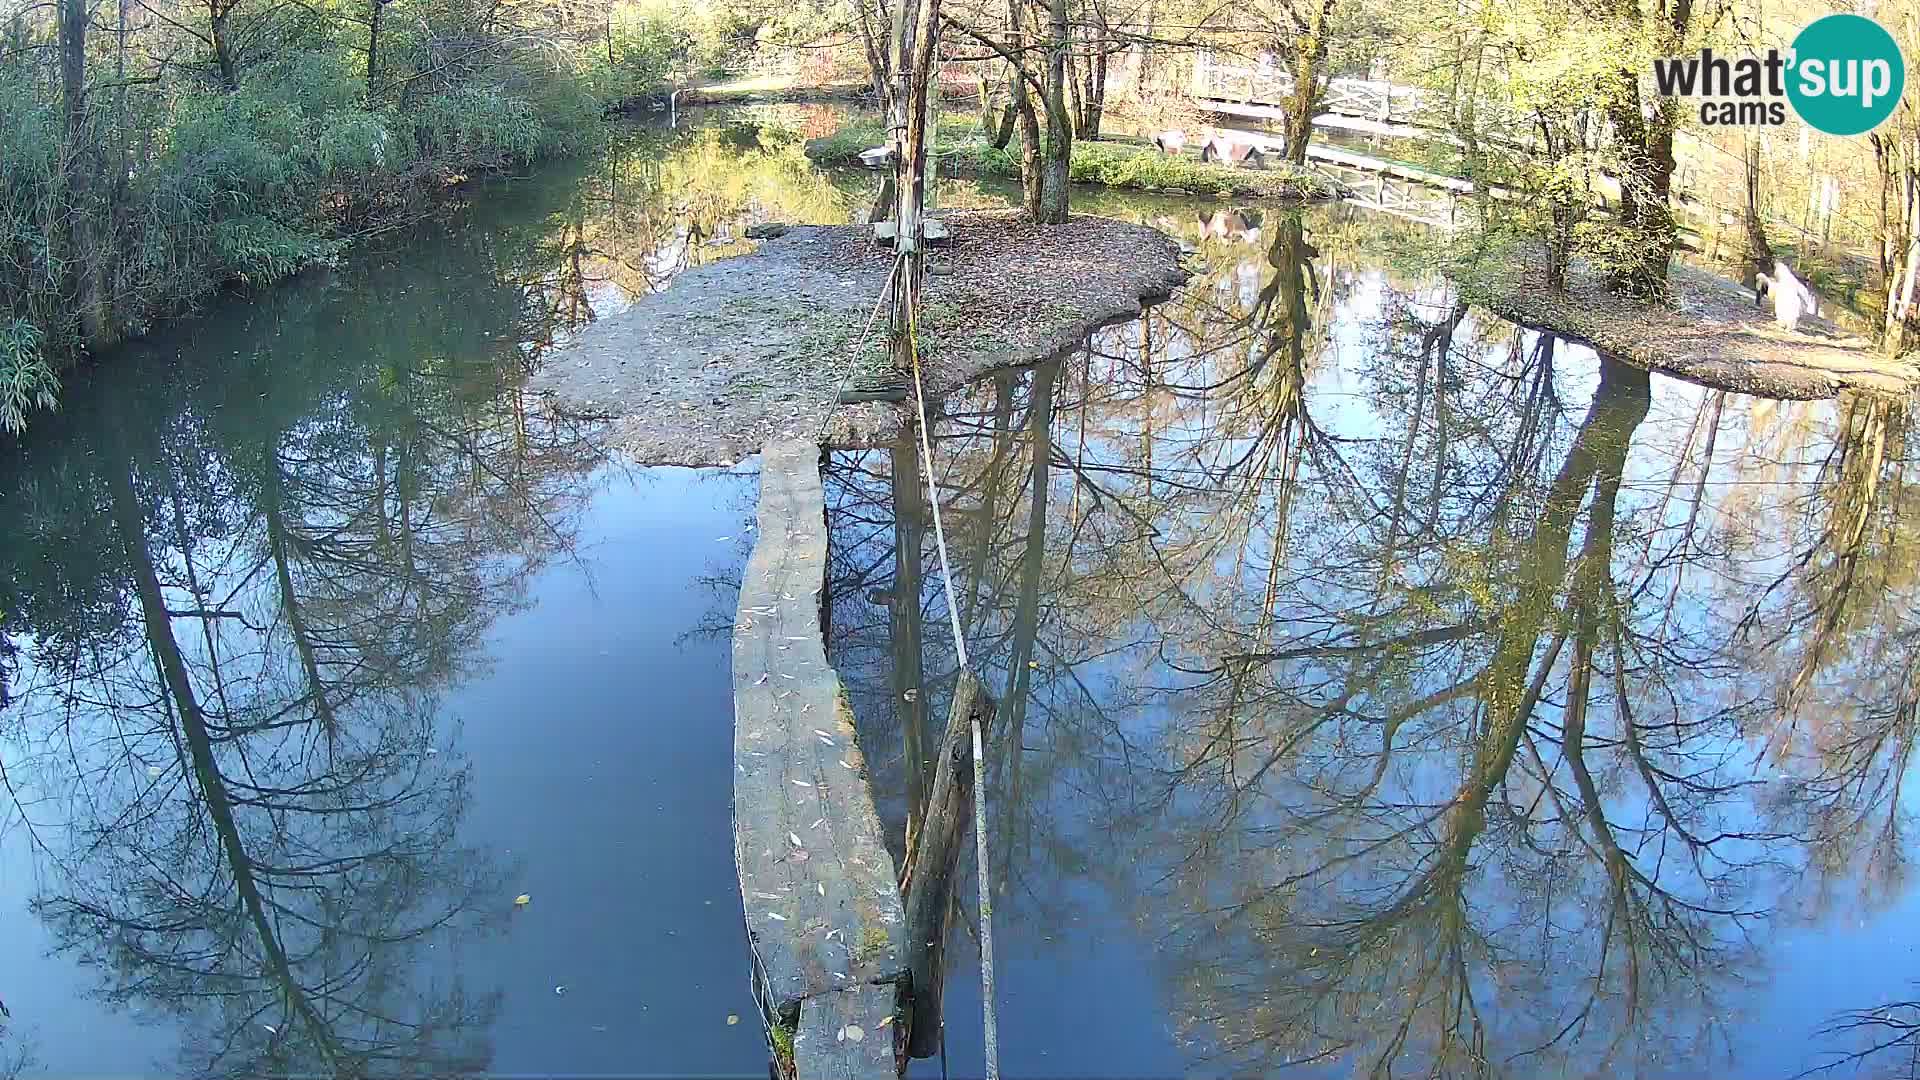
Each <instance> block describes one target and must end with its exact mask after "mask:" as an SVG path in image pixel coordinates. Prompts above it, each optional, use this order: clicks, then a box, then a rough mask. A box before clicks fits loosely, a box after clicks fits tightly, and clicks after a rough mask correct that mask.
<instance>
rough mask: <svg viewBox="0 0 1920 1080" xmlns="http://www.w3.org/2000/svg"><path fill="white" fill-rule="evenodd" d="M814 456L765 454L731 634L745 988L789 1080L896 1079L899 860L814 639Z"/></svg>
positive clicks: (822, 549) (806, 448) (820, 504)
mask: <svg viewBox="0 0 1920 1080" xmlns="http://www.w3.org/2000/svg"><path fill="white" fill-rule="evenodd" d="M826 564H827V535H826V502H825V498H824V495H823V493H822V491H821V486H820V447H819V446H818V445H817V444H815V443H812V442H805V441H798V440H780V441H775V442H773V443H770V444H768V445H767V447H766V448H765V450H764V451H763V452H762V454H761V467H760V510H759V519H758V532H757V534H756V539H755V543H754V548H753V555H752V557H751V558H750V559H749V560H748V561H747V569H746V576H745V578H744V579H743V580H742V582H741V586H740V607H739V611H738V614H737V616H736V618H735V621H734V629H733V702H734V706H733V707H734V737H733V754H734V787H733V818H734V863H735V865H736V867H737V868H738V870H739V875H740V898H741V901H742V903H743V904H744V905H745V908H746V922H747V937H748V941H749V944H750V946H751V949H752V952H753V964H754V984H755V991H756V993H757V994H758V996H759V998H760V1004H761V1009H762V1020H763V1022H764V1023H765V1024H766V1025H767V1027H768V1032H769V1036H770V1041H771V1042H772V1044H773V1045H774V1047H775V1048H776V1050H775V1057H776V1059H780V1058H782V1057H783V1053H782V1049H783V1047H782V1044H783V1043H784V1044H785V1046H790V1047H791V1048H792V1057H791V1060H790V1061H789V1060H782V1061H781V1062H780V1063H781V1066H782V1068H783V1069H791V1070H792V1071H791V1072H789V1073H788V1075H796V1076H797V1077H798V1078H799V1080H815V1078H816V1077H819V1078H827V1077H831V1078H837V1080H853V1078H861V1080H868V1078H880V1077H886V1078H892V1077H895V1076H897V1075H898V1071H897V1069H896V1066H895V1055H894V1035H895V1032H896V1031H897V1030H899V1028H900V1026H901V1025H899V1024H898V1023H896V1021H895V1016H896V1010H897V1009H898V1007H899V1003H898V1001H897V995H896V986H897V985H898V982H897V981H898V980H901V979H903V978H904V975H903V972H904V969H905V967H906V961H905V960H904V958H903V951H902V949H901V944H902V931H903V927H904V919H903V913H902V903H901V898H900V891H899V888H898V885H897V882H896V879H895V870H894V865H893V858H892V856H890V855H889V854H888V853H887V849H886V846H885V844H884V843H883V842H882V840H881V833H880V819H879V815H878V813H877V812H876V810H875V808H874V803H873V796H872V793H871V791H870V789H869V788H868V786H867V780H866V765H865V761H864V759H863V758H862V757H861V754H860V750H859V748H858V747H857V746H856V745H855V743H854V729H853V714H852V713H851V712H850V711H849V710H848V708H847V702H846V696H845V693H844V692H843V690H842V689H841V685H840V678H839V676H838V675H836V674H835V673H834V671H833V669H832V668H831V667H830V666H828V664H827V656H826V650H825V647H824V644H823V642H822V639H821V624H820V606H819V604H820V588H821V585H822V582H823V579H824V577H825V574H826Z"/></svg>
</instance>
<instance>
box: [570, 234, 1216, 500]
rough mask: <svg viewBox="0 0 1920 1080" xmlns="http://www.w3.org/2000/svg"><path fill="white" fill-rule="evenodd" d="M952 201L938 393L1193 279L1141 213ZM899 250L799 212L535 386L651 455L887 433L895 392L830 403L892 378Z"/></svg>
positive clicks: (928, 310) (934, 343)
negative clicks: (1059, 216) (889, 292)
mask: <svg viewBox="0 0 1920 1080" xmlns="http://www.w3.org/2000/svg"><path fill="white" fill-rule="evenodd" d="M944 217H945V219H946V222H947V226H948V230H949V232H950V234H951V236H952V244H951V246H949V247H946V248H941V249H937V250H936V251H935V252H933V253H932V254H931V255H930V256H929V264H930V267H931V268H932V270H933V271H934V272H932V273H930V275H929V277H928V278H927V285H926V289H925V291H924V294H923V300H924V302H923V305H922V312H921V315H920V320H919V325H918V328H917V330H918V336H919V340H920V343H921V351H922V354H923V355H924V356H926V357H927V359H928V366H927V369H926V372H925V374H926V377H927V379H928V382H929V385H928V386H927V391H928V393H929V394H930V395H939V394H942V393H945V392H946V391H948V390H951V389H952V388H954V387H956V386H959V385H961V384H962V383H964V382H967V381H969V380H971V379H974V378H977V377H979V376H980V375H982V374H984V373H986V372H988V371H992V370H994V369H997V368H1001V367H1009V366H1014V365H1019V364H1028V363H1035V362H1038V361H1041V360H1045V359H1046V358H1048V357H1050V356H1052V355H1054V354H1055V353H1058V352H1060V351H1061V350H1063V349H1066V348H1070V347H1072V346H1074V345H1076V344H1079V343H1080V342H1081V341H1083V340H1084V339H1085V337H1086V335H1087V334H1088V333H1089V332H1090V331H1091V330H1092V329H1093V328H1095V327H1097V326H1099V325H1101V324H1103V323H1106V322H1108V321H1111V320H1113V319H1116V318H1123V317H1126V316H1130V315H1133V314H1135V313H1137V312H1138V311H1139V310H1140V305H1141V303H1142V301H1143V300H1146V299H1151V298H1158V297H1162V296H1165V295H1166V294H1167V293H1169V292H1171V291H1172V290H1173V288H1174V287H1176V286H1177V285H1179V284H1180V283H1181V282H1182V281H1184V280H1185V279H1186V273H1185V271H1183V270H1182V269H1181V268H1180V265H1179V258H1180V245H1179V244H1178V243H1177V242H1176V241H1174V240H1173V239H1171V238H1169V237H1167V236H1166V235H1164V234H1162V233H1160V232H1158V231H1156V230H1154V229H1151V228H1148V227H1146V226H1142V225H1132V224H1127V223H1124V222H1118V221H1110V220H1107V219H1105V218H1095V217H1075V218H1073V219H1072V220H1071V221H1069V222H1068V223H1066V224H1064V225H1051V226H1038V225H1034V224H1032V223H1030V222H1026V221H1023V220H1022V219H1020V217H1019V216H1018V215H1017V214H1015V213H1013V212H1005V211H1002V212H967V213H958V212H956V213H950V214H947V215H944ZM892 262H893V252H892V250H891V249H889V248H882V247H878V246H876V245H875V244H874V243H873V241H872V240H871V233H870V229H869V228H868V227H867V226H796V227H794V228H793V230H792V231H791V232H788V233H787V234H785V235H784V236H781V237H778V238H776V239H773V240H769V241H767V242H765V243H763V244H762V245H761V246H760V248H759V249H758V250H756V251H755V252H754V253H753V254H751V255H745V256H741V257H739V258H735V259H726V260H723V261H721V262H717V263H714V264H712V265H709V266H704V267H701V268H699V269H696V270H690V271H688V272H686V273H684V274H681V275H680V276H679V277H678V278H676V279H675V280H674V282H673V284H672V285H670V286H669V287H668V288H667V289H666V290H665V291H664V292H661V293H658V294H656V295H653V296H650V297H646V298H644V299H642V300H640V301H638V302H637V303H635V304H634V305H633V306H632V307H631V308H629V309H628V310H626V311H624V312H622V313H621V314H619V315H615V316H612V317H610V318H607V319H603V320H601V321H599V322H597V323H594V324H593V325H592V326H591V327H589V328H588V329H587V330H586V331H585V332H583V333H582V334H581V336H580V337H579V338H578V339H577V340H576V341H575V342H574V343H572V344H571V345H569V346H568V347H567V348H566V349H564V350H562V351H560V352H557V353H555V354H553V355H552V356H550V357H549V358H548V362H547V364H546V366H545V367H544V369H543V370H542V371H541V373H540V374H539V375H537V376H536V377H535V380H534V386H535V388H536V389H538V390H540V391H542V392H543V393H545V394H547V395H548V396H549V400H550V402H551V403H552V405H553V407H554V408H556V409H558V410H561V411H564V412H567V413H571V414H575V415H589V416H598V417H602V418H605V419H607V420H608V421H610V438H611V439H612V441H613V442H614V444H615V445H616V446H618V447H619V448H621V449H623V450H625V451H626V452H627V453H628V454H630V455H631V456H632V457H633V458H635V459H636V460H638V461H640V462H642V463H645V464H671V465H722V464H731V463H733V462H736V461H738V460H740V459H741V458H743V457H746V456H747V455H749V454H753V453H757V452H758V451H759V449H760V447H761V446H762V445H763V444H765V443H766V442H767V441H768V440H769V439H772V438H776V437H789V438H792V437H798V438H819V439H822V440H824V441H827V442H831V443H835V444H841V445H847V444H858V443H865V442H872V441H881V440H885V439H888V438H892V437H893V436H894V434H895V433H897V432H898V431H899V430H900V429H901V424H902V422H903V420H904V418H905V413H904V412H903V410H902V409H901V408H900V407H899V406H894V405H883V404H875V403H867V404H861V405H840V404H837V402H838V399H839V395H840V392H841V391H842V390H843V389H847V388H849V387H858V386H861V385H866V384H870V383H874V382H884V381H887V379H888V378H889V371H888V365H887V359H886V353H885V332H886V326H885V319H886V315H885V313H884V312H882V313H881V316H880V319H879V320H878V321H877V322H875V324H874V326H873V329H872V331H871V333H867V332H866V328H867V324H868V320H869V319H870V318H871V317H872V316H873V313H874V307H875V304H876V303H877V302H878V301H879V299H880V297H881V295H882V291H883V289H884V287H885V283H886V278H887V272H888V270H889V268H890V267H891V266H892Z"/></svg>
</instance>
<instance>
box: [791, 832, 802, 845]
mask: <svg viewBox="0 0 1920 1080" xmlns="http://www.w3.org/2000/svg"><path fill="white" fill-rule="evenodd" d="M787 839H789V840H791V841H793V846H794V847H805V846H806V845H805V844H802V843H801V842H800V834H799V833H797V832H790V833H788V834H787Z"/></svg>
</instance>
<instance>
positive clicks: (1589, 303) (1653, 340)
mask: <svg viewBox="0 0 1920 1080" xmlns="http://www.w3.org/2000/svg"><path fill="white" fill-rule="evenodd" d="M1669 280H1670V281H1671V282H1672V285H1673V294H1674V299H1673V304H1672V305H1671V306H1664V305H1658V304H1646V303H1640V302H1637V301H1633V300H1629V299H1626V298H1624V297H1620V296H1617V295H1614V294H1613V293H1610V292H1608V291H1607V290H1606V289H1605V288H1604V287H1602V285H1601V284H1600V282H1599V280H1598V278H1597V277H1596V276H1595V275H1592V274H1589V273H1584V272H1582V271H1581V270H1579V268H1577V267H1576V269H1575V272H1574V273H1573V274H1572V275H1571V281H1570V282H1569V284H1568V288H1567V291H1566V292H1565V293H1555V292H1553V291H1551V290H1549V289H1548V288H1547V287H1546V284H1545V280H1544V278H1543V277H1542V276H1540V275H1538V274H1536V273H1534V272H1531V271H1513V272H1508V273H1505V274H1502V275H1497V276H1496V278H1495V280H1494V281H1493V282H1492V283H1491V287H1490V288H1489V289H1488V292H1487V295H1486V296H1485V297H1484V298H1483V299H1484V301H1485V303H1486V305H1487V306H1488V307H1489V308H1491V309H1492V310H1493V311H1494V312H1495V313H1496V314H1498V315H1500V316H1502V317H1503V318H1507V319H1511V320H1513V321H1514V322H1517V323H1521V324H1523V325H1525V326H1529V327H1533V328H1535V329H1541V330H1551V331H1554V332H1556V333H1559V334H1561V335H1563V336H1566V337H1569V338H1573V339H1575V340H1579V341H1583V342H1586V343H1588V344H1590V345H1592V346H1594V347H1595V348H1597V349H1599V350H1601V351H1602V352H1606V353H1609V354H1611V355H1613V356H1616V357H1618V358H1620V359H1622V360H1625V361H1627V362H1628V363H1631V364H1635V365H1638V366H1640V367H1644V368H1647V369H1649V370H1652V371H1659V372H1664V373H1666V374H1668V375H1674V376H1677V377H1679V378H1682V379H1687V380H1690V381H1692V382H1697V383H1701V384H1703V385H1706V386H1711V387H1713V388H1715V389H1719V390H1731V391H1735V392H1738V393H1743V394H1755V395H1758V396H1761V397H1773V398H1791V399H1795V400H1810V399H1814V398H1829V397H1834V396H1836V395H1838V394H1839V393H1840V392H1841V391H1842V390H1847V389H1858V390H1869V391H1875V392H1879V393H1896V394H1898V393H1906V392H1908V391H1909V390H1911V389H1912V388H1913V387H1914V385H1915V384H1916V382H1920V366H1916V364H1915V363H1914V361H1913V358H1912V357H1911V356H1908V357H1901V358H1898V359H1893V358H1888V357H1885V356H1882V355H1880V354H1879V352H1878V351H1876V349H1875V348H1874V345H1873V343H1872V342H1871V341H1868V340H1867V339H1865V338H1860V337H1851V336H1847V335H1845V334H1844V333H1843V332H1842V331H1841V330H1840V328H1839V327H1837V326H1835V325H1834V324H1833V323H1832V322H1829V321H1827V320H1825V319H1817V318H1809V319H1803V320H1801V323H1800V328H1799V329H1798V330H1797V331H1794V332H1788V331H1785V330H1782V329H1780V328H1779V327H1778V326H1777V325H1775V324H1774V321H1773V310H1772V308H1771V307H1768V308H1765V309H1760V308H1756V307H1755V306H1754V303H1753V294H1752V293H1751V292H1749V291H1747V290H1746V289H1743V288H1741V287H1740V285H1739V284H1737V283H1736V282H1733V281H1729V280H1727V279H1725V278H1721V277H1716V276H1714V275H1712V274H1708V273H1705V272H1703V271H1700V270H1695V269H1693V268H1691V267H1683V266H1675V267H1673V269H1672V270H1671V272H1670V275H1669Z"/></svg>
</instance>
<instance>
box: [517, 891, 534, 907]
mask: <svg viewBox="0 0 1920 1080" xmlns="http://www.w3.org/2000/svg"><path fill="white" fill-rule="evenodd" d="M531 903H533V894H532V893H521V894H520V895H519V896H516V897H514V898H513V906H514V907H526V906H527V905H528V904H531Z"/></svg>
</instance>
